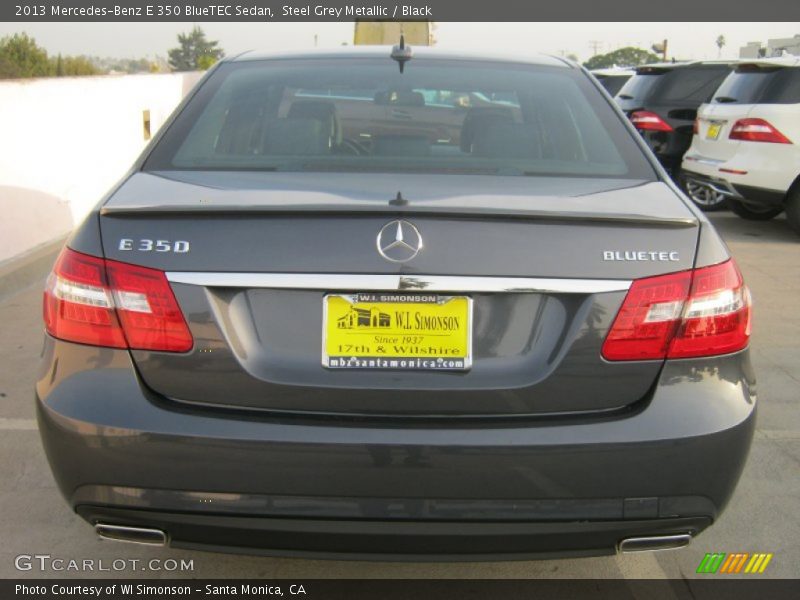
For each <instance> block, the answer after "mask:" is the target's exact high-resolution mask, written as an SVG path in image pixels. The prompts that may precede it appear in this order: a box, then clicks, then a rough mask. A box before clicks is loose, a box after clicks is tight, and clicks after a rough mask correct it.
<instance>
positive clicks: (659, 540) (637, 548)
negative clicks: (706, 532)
mask: <svg viewBox="0 0 800 600" xmlns="http://www.w3.org/2000/svg"><path fill="white" fill-rule="evenodd" d="M691 541H692V536H691V535H690V534H688V533H679V534H674V535H651V536H642V537H630V538H625V539H624V540H622V541H621V542H620V543H619V546H618V549H619V551H620V552H625V553H627V552H648V551H652V550H673V549H675V548H683V547H684V546H688V545H689V543H690V542H691Z"/></svg>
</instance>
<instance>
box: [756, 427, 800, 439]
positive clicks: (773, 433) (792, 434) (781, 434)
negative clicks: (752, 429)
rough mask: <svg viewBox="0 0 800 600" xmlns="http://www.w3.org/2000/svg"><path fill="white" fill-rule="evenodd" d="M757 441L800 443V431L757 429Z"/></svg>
mask: <svg viewBox="0 0 800 600" xmlns="http://www.w3.org/2000/svg"><path fill="white" fill-rule="evenodd" d="M755 438H756V439H757V440H774V441H787V440H788V441H800V431H790V430H786V429H756V434H755Z"/></svg>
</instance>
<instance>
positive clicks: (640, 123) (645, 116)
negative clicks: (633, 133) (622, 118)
mask: <svg viewBox="0 0 800 600" xmlns="http://www.w3.org/2000/svg"><path fill="white" fill-rule="evenodd" d="M631 123H633V126H634V127H636V129H640V130H642V131H672V126H671V125H670V124H669V123H667V122H666V121H665V120H664V119H662V118H661V117H659V116H658V115H657V114H656V113H654V112H650V111H649V110H636V111H634V112H632V113H631Z"/></svg>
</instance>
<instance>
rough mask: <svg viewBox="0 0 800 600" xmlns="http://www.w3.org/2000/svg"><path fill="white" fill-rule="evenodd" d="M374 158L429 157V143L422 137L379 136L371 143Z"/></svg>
mask: <svg viewBox="0 0 800 600" xmlns="http://www.w3.org/2000/svg"><path fill="white" fill-rule="evenodd" d="M372 153H373V154H374V155H375V156H430V154H431V143H430V141H429V140H428V138H427V137H425V136H422V135H419V136H417V135H380V136H377V137H376V138H375V140H374V141H373V147H372Z"/></svg>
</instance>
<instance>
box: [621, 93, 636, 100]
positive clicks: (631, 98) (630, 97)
mask: <svg viewBox="0 0 800 600" xmlns="http://www.w3.org/2000/svg"><path fill="white" fill-rule="evenodd" d="M617 98H622V99H623V100H633V96H629V95H628V94H617Z"/></svg>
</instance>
